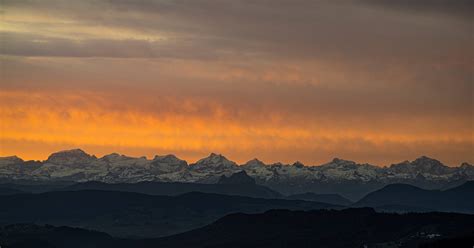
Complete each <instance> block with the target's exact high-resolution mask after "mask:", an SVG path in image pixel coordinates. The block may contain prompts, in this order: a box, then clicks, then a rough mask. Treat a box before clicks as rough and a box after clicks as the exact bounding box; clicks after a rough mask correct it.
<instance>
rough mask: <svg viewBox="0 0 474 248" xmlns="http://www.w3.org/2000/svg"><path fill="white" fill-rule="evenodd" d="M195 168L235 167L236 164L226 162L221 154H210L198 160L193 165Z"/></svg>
mask: <svg viewBox="0 0 474 248" xmlns="http://www.w3.org/2000/svg"><path fill="white" fill-rule="evenodd" d="M193 166H194V167H195V168H203V167H236V166H237V164H236V163H235V162H233V161H230V160H228V159H227V158H226V157H224V156H223V155H222V154H216V153H211V154H210V155H209V156H208V157H205V158H203V159H200V160H199V161H197V162H196V163H195V164H194V165H193Z"/></svg>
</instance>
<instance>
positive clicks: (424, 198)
mask: <svg viewBox="0 0 474 248" xmlns="http://www.w3.org/2000/svg"><path fill="white" fill-rule="evenodd" d="M354 206H357V207H374V208H378V209H380V210H394V211H396V210H401V211H448V212H464V213H474V181H469V182H466V183H464V184H462V185H461V186H458V187H455V188H452V189H448V190H444V191H441V190H425V189H421V188H418V187H415V186H412V185H406V184H391V185H388V186H385V187H384V188H382V189H380V190H377V191H374V192H372V193H369V194H368V195H367V196H365V197H364V198H362V199H361V200H360V201H358V202H357V203H355V204H354Z"/></svg>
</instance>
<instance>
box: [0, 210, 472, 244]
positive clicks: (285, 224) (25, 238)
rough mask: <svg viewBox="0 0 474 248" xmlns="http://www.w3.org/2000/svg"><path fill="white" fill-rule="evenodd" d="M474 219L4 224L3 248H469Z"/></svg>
mask: <svg viewBox="0 0 474 248" xmlns="http://www.w3.org/2000/svg"><path fill="white" fill-rule="evenodd" d="M473 241H474V215H465V214H453V213H421V214H420V213H418V214H415V213H411V214H388V213H377V212H375V211H374V210H372V209H369V208H362V209H346V210H341V211H335V210H313V211H289V210H270V211H267V212H265V213H260V214H243V213H235V214H230V215H227V216H225V217H223V218H221V219H219V220H217V221H215V222H214V223H212V224H210V225H207V226H205V227H202V228H198V229H196V230H192V231H189V232H185V233H182V234H177V235H173V236H169V237H163V238H158V239H141V240H140V239H133V240H132V239H117V238H113V237H111V236H109V235H107V234H105V233H100V232H96V231H88V230H83V229H78V228H70V227H53V226H41V225H40V226H39V225H33V224H22V225H9V226H5V227H3V228H1V229H0V243H1V244H4V245H6V246H7V247H11V248H16V247H39V246H41V247H56V248H63V247H64V248H65V247H67V248H70V247H73V248H75V247H91V248H92V247H118V248H121V247H138V248H145V247H160V248H175V247H196V248H201V247H202V248H204V247H231V248H233V247H332V248H339V247H344V248H345V247H364V246H366V247H406V248H407V247H413V248H414V247H471V246H472V244H473Z"/></svg>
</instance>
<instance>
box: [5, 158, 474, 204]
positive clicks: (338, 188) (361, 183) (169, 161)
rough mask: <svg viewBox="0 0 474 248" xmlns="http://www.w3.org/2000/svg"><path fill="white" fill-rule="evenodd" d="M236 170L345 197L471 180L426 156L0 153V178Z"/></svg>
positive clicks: (216, 174) (163, 176) (152, 176)
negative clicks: (388, 161)
mask: <svg viewBox="0 0 474 248" xmlns="http://www.w3.org/2000/svg"><path fill="white" fill-rule="evenodd" d="M240 171H245V173H246V174H247V175H248V176H250V177H251V178H253V179H254V180H255V181H256V183H257V184H260V185H264V186H267V187H269V188H271V189H272V190H276V191H278V192H280V193H282V194H286V195H291V194H298V193H305V192H313V193H318V194H331V193H337V194H341V195H342V196H344V197H347V198H349V199H351V200H357V199H358V198H360V197H362V196H364V195H365V194H366V193H368V192H370V191H373V190H376V189H379V188H381V187H383V186H385V185H388V184H393V183H406V184H412V185H416V186H419V187H423V188H427V189H435V188H446V187H449V186H450V185H460V184H462V183H463V182H465V181H469V180H474V166H472V165H470V164H468V163H463V164H461V165H460V166H459V167H449V166H446V165H444V164H442V163H441V162H440V161H438V160H436V159H432V158H428V157H426V156H421V157H419V158H417V159H415V160H413V161H411V162H410V161H404V162H400V163H396V164H392V165H391V166H386V167H379V166H375V165H371V164H367V163H365V164H359V163H356V162H354V161H349V160H344V159H340V158H334V159H333V160H331V161H329V162H328V163H324V164H322V165H319V166H306V165H304V164H302V163H301V162H295V163H293V164H283V163H274V164H265V163H263V162H262V161H260V160H258V159H253V160H250V161H248V162H247V163H244V164H242V165H238V164H237V163H235V162H233V161H231V160H229V159H228V158H226V157H225V156H224V155H222V154H216V153H211V154H210V155H209V156H207V157H205V158H202V159H200V160H198V161H196V162H195V163H188V162H187V161H185V160H182V159H179V158H178V157H176V156H175V155H172V154H168V155H163V156H158V155H157V156H154V157H153V159H147V158H146V157H129V156H125V155H121V154H118V153H112V154H108V155H104V156H102V157H100V158H97V157H96V156H94V155H90V154H87V153H86V152H84V151H83V150H81V149H73V150H65V151H59V152H56V153H53V154H51V155H50V156H49V157H48V159H47V160H44V161H23V160H22V159H21V158H18V157H16V156H11V157H5V158H0V180H1V181H8V180H10V181H14V180H33V181H57V180H60V181H72V182H87V181H100V182H106V183H136V182H143V181H156V182H189V183H207V184H215V183H218V181H219V180H220V179H221V177H222V176H225V177H230V176H231V175H233V174H235V173H238V172H240Z"/></svg>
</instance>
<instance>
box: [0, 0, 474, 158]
mask: <svg viewBox="0 0 474 248" xmlns="http://www.w3.org/2000/svg"><path fill="white" fill-rule="evenodd" d="M442 4H443V6H444V4H447V5H449V6H450V7H448V8H446V14H438V13H440V12H443V10H442V8H441V7H439V6H441V1H438V0H435V1H433V2H432V4H431V3H430V4H428V3H425V1H413V2H412V1H410V2H408V1H396V3H392V1H391V2H390V3H388V2H387V1H384V0H381V1H377V2H376V3H373V2H364V1H346V2H335V1H325V0H323V1H303V0H302V1H283V0H272V1H243V0H242V1H232V2H227V1H217V0H214V1H211V0H197V1H181V0H177V1H164V0H163V1H151V0H149V1H148V0H143V1H106V0H85V1H73V2H71V1H59V0H43V1H33V0H15V1H12V0H4V1H3V2H2V7H3V8H2V11H3V12H2V20H1V25H0V31H1V33H0V35H1V39H2V46H1V48H0V49H1V50H0V53H1V57H0V59H1V61H2V80H1V83H0V92H3V94H2V95H1V98H0V101H1V102H2V106H5V107H3V108H2V109H1V110H2V111H3V112H2V113H3V116H5V121H4V123H6V124H5V125H6V126H5V127H6V128H5V129H4V130H6V131H4V132H3V133H2V135H1V139H2V142H1V143H2V149H3V150H2V153H6V152H9V151H13V150H11V149H13V148H11V149H10V148H7V147H9V145H12V146H11V147H16V148H18V147H19V145H18V144H21V143H22V142H24V143H25V144H29V145H31V147H33V146H34V144H37V149H39V147H40V146H41V145H42V144H43V145H44V144H47V145H46V147H51V149H52V147H55V148H56V147H58V146H61V145H67V146H81V147H82V146H86V147H91V148H92V149H97V151H101V152H104V151H109V150H113V149H115V148H117V147H119V148H120V147H122V148H120V149H122V150H127V149H130V150H132V151H134V152H136V153H135V154H136V155H141V154H140V152H143V151H146V152H147V154H149V153H151V151H152V150H153V149H155V148H156V149H158V150H160V151H168V152H178V153H179V152H183V154H186V156H189V157H192V158H197V156H201V155H205V154H206V153H208V152H209V151H216V152H219V151H222V152H224V151H225V152H226V153H231V154H229V155H235V156H236V157H237V159H238V160H243V159H245V158H247V157H248V158H252V157H253V156H256V155H262V156H263V157H264V158H268V159H278V160H286V161H290V160H291V159H305V161H309V162H312V161H322V160H325V159H327V160H329V159H330V158H331V157H332V156H341V157H347V158H361V159H358V160H361V161H385V162H386V161H388V160H391V161H392V160H397V159H400V160H403V159H406V158H407V154H410V155H411V154H413V156H418V155H421V154H426V155H432V156H434V157H440V158H441V159H443V158H445V159H447V160H448V161H453V162H457V161H458V160H459V159H464V158H466V157H467V158H468V159H470V157H472V156H471V155H469V154H468V152H466V151H468V150H469V149H470V148H472V138H470V137H472V115H473V111H474V105H473V101H472V99H473V98H472V92H473V89H472V87H473V86H472V82H471V81H472V72H473V70H474V66H473V64H472V57H473V56H474V54H473V51H474V50H473V49H472V48H473V47H472V35H471V33H472V32H471V29H472V27H471V26H472V24H471V22H470V19H469V18H466V17H464V16H463V15H464V14H463V13H462V10H461V9H462V8H461V7H462V4H461V2H460V1H455V3H453V4H451V2H450V3H449V4H448V2H447V1H446V2H443V3H442ZM470 6H471V5H469V6H468V7H466V8H465V9H470V8H471V7H470ZM425 7H426V8H425ZM443 8H444V7H443ZM430 9H431V10H430ZM456 16H458V17H456ZM453 17H455V18H453ZM21 120H23V121H24V122H22V121H21ZM2 121H3V120H2ZM18 123H20V124H18ZM71 123H72V124H74V125H70V124H71ZM48 127H51V128H48ZM53 127H54V128H53ZM102 136H103V137H102ZM97 137H99V138H97ZM6 144H9V145H6ZM14 144H16V145H14ZM124 147H126V148H124ZM9 149H10V150H9ZM471 150H472V149H471ZM252 152H254V153H257V154H253V155H252V154H251V153H252ZM338 152H340V154H339V153H338ZM275 154H277V155H275ZM338 154H339V155H338ZM415 154H416V155H415ZM19 155H21V154H19ZM35 156H37V155H35ZM272 156H274V158H272ZM384 158H385V159H384Z"/></svg>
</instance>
